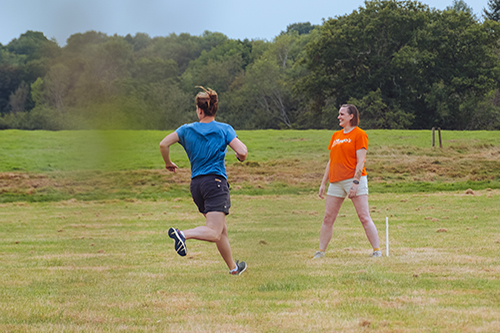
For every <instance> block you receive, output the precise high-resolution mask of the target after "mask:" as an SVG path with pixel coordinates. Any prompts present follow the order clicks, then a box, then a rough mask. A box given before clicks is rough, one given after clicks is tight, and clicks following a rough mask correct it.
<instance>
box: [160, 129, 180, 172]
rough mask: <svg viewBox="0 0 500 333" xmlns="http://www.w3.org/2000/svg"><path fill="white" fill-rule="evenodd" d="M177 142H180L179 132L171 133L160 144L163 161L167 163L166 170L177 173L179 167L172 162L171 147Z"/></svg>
mask: <svg viewBox="0 0 500 333" xmlns="http://www.w3.org/2000/svg"><path fill="white" fill-rule="evenodd" d="M177 142H179V136H178V135H177V132H172V133H170V134H169V135H167V136H166V137H165V138H164V139H163V140H161V142H160V152H161V156H162V157H163V160H164V161H165V168H166V169H167V170H168V171H172V172H175V169H177V165H175V163H174V162H172V161H171V160H170V146H171V145H173V144H174V143H177Z"/></svg>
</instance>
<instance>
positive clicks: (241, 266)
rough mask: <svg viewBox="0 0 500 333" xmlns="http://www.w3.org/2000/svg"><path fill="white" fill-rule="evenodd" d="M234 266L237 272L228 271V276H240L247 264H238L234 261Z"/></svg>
mask: <svg viewBox="0 0 500 333" xmlns="http://www.w3.org/2000/svg"><path fill="white" fill-rule="evenodd" d="M236 266H237V267H238V270H236V271H234V272H231V271H229V274H233V275H240V274H241V273H243V272H244V271H245V270H246V269H247V263H246V262H244V261H242V262H239V261H238V260H236Z"/></svg>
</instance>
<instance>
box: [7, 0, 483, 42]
mask: <svg viewBox="0 0 500 333" xmlns="http://www.w3.org/2000/svg"><path fill="white" fill-rule="evenodd" d="M421 2H422V3H424V4H427V5H428V6H429V7H431V8H436V9H440V10H443V9H445V8H446V7H447V6H450V5H451V4H452V3H453V0H423V1H421ZM465 2H466V3H467V5H468V6H470V7H472V9H473V11H474V13H476V14H479V15H478V16H481V13H482V10H483V8H485V7H486V6H487V2H488V0H465ZM360 6H363V7H364V1H363V0H343V1H339V0H330V1H328V0H317V1H316V0H300V1H299V0H274V1H273V0H253V1H238V0H207V1H199V0H175V1H174V0H79V1H75V0H0V43H1V44H3V45H6V44H8V43H9V42H10V41H11V40H12V39H14V38H19V36H20V35H21V34H23V33H25V32H26V31H28V30H34V31H40V32H43V33H44V35H45V36H46V37H47V38H55V39H56V40H57V42H58V43H59V45H61V46H63V45H65V44H66V40H67V38H68V37H69V36H71V35H72V34H75V33H84V32H86V31H89V30H95V31H99V32H103V33H105V34H107V35H114V34H118V35H120V36H126V35H127V34H131V35H132V36H134V35H135V34H136V33H138V32H141V33H147V34H148V35H149V36H150V37H156V36H168V35H169V34H171V33H176V34H180V33H183V32H187V33H189V34H191V35H195V36H198V35H201V34H202V33H203V32H204V31H205V30H209V31H212V32H221V33H223V34H225V35H226V36H228V37H229V38H231V39H245V38H248V39H250V40H251V39H267V40H272V39H273V38H274V37H276V36H277V35H279V34H280V32H281V31H283V30H286V27H287V26H288V25H289V24H292V23H299V22H300V23H302V22H310V23H311V24H321V23H322V19H323V18H325V19H328V18H329V17H335V16H341V15H344V14H350V13H352V11H353V10H355V9H357V8H359V7H360Z"/></svg>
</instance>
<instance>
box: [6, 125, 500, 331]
mask: <svg viewBox="0 0 500 333" xmlns="http://www.w3.org/2000/svg"><path fill="white" fill-rule="evenodd" d="M166 134H167V133H164V132H156V131H110V132H97V131H95V132H94V131H74V132H64V131H63V132H24V131H0V142H1V146H0V267H1V268H0V282H1V284H0V332H119V331H124V332H231V331H232V332H320V331H325V332H330V331H338V332H367V331H373V332H500V319H499V318H500V257H499V255H498V253H499V250H500V205H499V202H500V175H499V174H500V132H451V131H444V132H443V139H444V141H443V143H444V147H443V148H442V149H440V148H432V147H430V145H431V134H430V131H368V135H369V137H370V150H369V155H368V158H367V169H368V173H369V182H370V183H369V184H370V210H371V214H372V218H373V219H374V221H375V224H376V225H377V228H378V230H379V235H380V239H381V244H382V249H383V253H384V256H383V257H382V258H370V257H368V255H369V253H370V252H371V248H370V246H369V243H368V241H367V240H366V237H365V235H364V232H363V228H362V227H361V225H360V223H359V220H358V219H357V217H356V214H355V211H354V208H353V206H352V203H351V202H350V201H349V200H347V201H346V202H345V203H344V205H343V207H342V209H341V212H340V215H339V218H338V219H337V221H336V223H335V227H334V236H333V239H332V242H331V243H330V247H329V249H328V251H327V256H326V258H325V259H323V260H318V261H313V260H311V257H312V255H313V253H314V252H315V251H316V250H317V246H318V240H319V230H320V226H321V221H322V215H323V211H324V201H323V200H320V199H319V198H317V195H316V191H317V187H318V185H319V182H320V181H321V176H322V174H323V171H324V166H325V164H326V161H327V158H328V154H327V151H326V148H325V147H326V145H327V143H328V141H329V137H330V135H331V132H330V131H241V132H238V134H239V136H240V138H241V139H242V140H243V141H244V142H245V143H246V144H247V146H248V147H249V153H250V154H249V159H248V161H247V162H246V163H243V164H240V163H238V162H237V161H236V159H235V158H234V156H232V155H228V158H227V165H228V172H229V175H230V179H229V180H230V182H231V186H232V204H233V206H232V209H231V214H230V215H228V227H229V237H230V241H231V244H232V247H233V253H234V256H235V259H240V260H245V261H246V262H247V263H248V265H249V266H248V270H247V271H246V272H245V273H244V274H243V275H241V276H231V275H229V274H227V268H226V266H225V264H224V263H223V261H222V259H221V258H220V256H219V255H218V253H217V250H216V248H215V245H213V244H210V243H205V242H198V241H188V243H187V246H188V256H187V257H185V258H181V257H179V256H178V255H177V254H176V253H175V251H174V250H173V243H172V241H171V240H170V239H169V238H168V236H167V229H168V228H169V227H171V226H175V227H179V228H180V229H186V228H191V227H194V226H197V225H200V224H203V223H204V219H203V217H202V216H201V215H200V214H199V213H198V212H197V210H196V207H195V206H194V204H193V203H192V200H191V198H190V196H189V193H188V191H189V190H188V184H189V169H188V161H187V158H186V157H185V154H184V152H183V151H182V148H181V147H180V146H175V147H174V148H173V151H172V158H173V160H174V162H176V163H177V164H178V165H179V166H180V167H181V170H179V172H178V173H177V174H175V175H174V174H170V173H168V174H167V173H166V171H164V170H162V169H163V163H162V160H161V156H160V154H159V149H158V143H159V142H160V140H161V139H162V138H163V137H164V136H165V135H166ZM467 188H471V189H472V193H470V194H466V191H465V190H466V189H467ZM386 217H388V218H389V224H390V228H389V230H390V255H389V257H387V256H385V244H386V243H385V219H386Z"/></svg>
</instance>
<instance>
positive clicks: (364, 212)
mask: <svg viewBox="0 0 500 333" xmlns="http://www.w3.org/2000/svg"><path fill="white" fill-rule="evenodd" d="M352 203H353V204H354V208H356V213H357V214H358V217H359V220H360V221H361V224H362V225H363V228H364V229H365V233H366V237H367V238H368V241H369V242H370V244H371V245H372V247H373V248H374V249H376V248H379V247H380V242H379V239H378V232H377V227H376V226H375V224H374V223H373V220H372V218H371V216H370V209H369V205H368V195H360V196H356V197H354V198H352Z"/></svg>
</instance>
